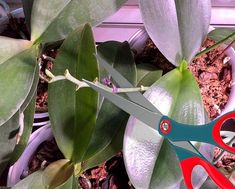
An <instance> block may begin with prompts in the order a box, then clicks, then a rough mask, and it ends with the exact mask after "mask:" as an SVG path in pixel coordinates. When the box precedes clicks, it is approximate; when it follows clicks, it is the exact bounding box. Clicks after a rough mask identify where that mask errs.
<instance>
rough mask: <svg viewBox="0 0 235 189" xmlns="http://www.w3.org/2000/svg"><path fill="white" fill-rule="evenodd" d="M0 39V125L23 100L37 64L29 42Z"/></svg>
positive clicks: (30, 84)
mask: <svg viewBox="0 0 235 189" xmlns="http://www.w3.org/2000/svg"><path fill="white" fill-rule="evenodd" d="M0 40H1V43H0V81H1V83H0V88H1V93H0V107H1V108H0V125H2V124H3V123H4V122H6V121H7V120H9V118H10V117H11V116H13V115H14V114H15V113H16V112H17V111H18V110H19V109H20V107H21V106H22V105H23V103H24V102H25V100H26V98H27V96H28V94H29V92H30V90H31V87H32V84H33V81H34V77H35V74H36V70H37V69H36V68H37V66H38V65H37V63H36V48H35V47H32V48H30V46H31V43H30V42H28V41H24V40H16V39H10V38H5V37H0ZM28 48H30V49H28Z"/></svg>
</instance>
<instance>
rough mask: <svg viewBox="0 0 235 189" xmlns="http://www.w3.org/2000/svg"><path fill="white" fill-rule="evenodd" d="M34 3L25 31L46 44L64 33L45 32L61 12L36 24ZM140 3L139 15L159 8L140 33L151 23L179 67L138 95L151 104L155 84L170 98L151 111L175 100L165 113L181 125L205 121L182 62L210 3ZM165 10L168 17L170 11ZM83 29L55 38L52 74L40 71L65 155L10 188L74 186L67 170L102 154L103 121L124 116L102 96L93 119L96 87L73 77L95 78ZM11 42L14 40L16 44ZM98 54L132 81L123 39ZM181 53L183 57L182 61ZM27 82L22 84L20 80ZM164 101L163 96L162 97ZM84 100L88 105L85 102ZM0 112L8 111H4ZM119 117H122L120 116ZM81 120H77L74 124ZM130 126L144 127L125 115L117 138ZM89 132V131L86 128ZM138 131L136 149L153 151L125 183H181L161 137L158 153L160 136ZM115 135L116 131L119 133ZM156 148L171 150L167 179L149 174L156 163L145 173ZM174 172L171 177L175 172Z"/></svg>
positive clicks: (194, 46) (199, 35)
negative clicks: (59, 42)
mask: <svg viewBox="0 0 235 189" xmlns="http://www.w3.org/2000/svg"><path fill="white" fill-rule="evenodd" d="M40 3H42V1H37V2H36V1H35V2H34V5H33V9H32V17H31V28H33V29H32V30H31V32H32V34H33V35H32V40H33V41H34V42H33V43H34V45H37V44H39V43H43V44H44V43H45V42H53V41H54V40H58V39H61V38H63V37H64V32H65V31H64V30H59V32H60V33H59V34H58V36H59V37H58V36H57V37H55V36H52V32H53V33H54V32H56V33H57V32H58V30H57V29H58V28H56V27H52V26H55V25H56V24H57V23H60V22H59V21H61V22H62V21H63V20H60V19H61V18H60V17H59V16H58V17H57V18H58V20H56V21H54V20H53V23H51V25H49V26H48V27H47V28H37V27H38V25H37V24H38V23H39V22H40V20H37V17H35V15H37V13H38V14H39V13H41V12H40V10H41V9H39V8H40V6H42V4H40ZM96 3H97V2H96ZM141 3H142V5H141V6H142V7H141V10H143V12H144V13H146V14H147V13H148V11H149V10H152V8H154V11H153V12H154V13H156V14H160V16H159V15H155V16H156V17H153V18H152V16H153V15H151V16H150V15H147V16H146V19H147V20H152V22H153V23H152V22H151V23H150V24H148V23H145V25H146V26H147V31H148V30H149V29H148V27H151V25H152V27H154V29H156V30H155V31H154V32H156V34H155V35H154V36H157V34H158V35H159V36H157V37H156V41H158V42H162V43H161V44H162V46H160V50H162V51H163V52H164V53H163V54H164V55H165V56H166V57H167V58H168V59H169V60H170V61H171V62H172V63H174V64H175V65H176V66H179V68H177V69H175V70H174V71H172V72H170V73H168V74H167V75H165V76H163V77H162V78H161V79H160V80H158V81H157V82H156V83H155V84H154V85H153V86H152V87H151V88H150V89H149V90H148V91H147V92H146V93H145V95H146V96H148V97H151V99H150V101H152V102H153V101H155V100H156V97H158V98H159V97H161V94H160V93H159V88H160V87H161V88H162V89H163V90H164V91H166V92H167V94H168V95H169V97H172V98H171V100H172V101H168V102H169V103H167V106H166V101H163V100H162V102H161V103H163V104H164V106H165V107H167V108H168V110H162V109H160V108H159V106H160V105H159V104H155V105H156V106H157V108H158V109H160V110H161V111H163V113H165V114H168V113H169V109H171V106H172V105H173V104H175V105H177V106H175V107H180V108H179V110H178V112H174V114H172V116H173V118H174V119H175V120H177V121H179V122H185V123H191V124H202V123H205V121H206V119H205V118H204V115H205V113H204V109H203V106H202V102H201V98H200V92H199V90H198V87H197V84H196V82H195V79H194V78H193V76H192V74H191V73H190V72H189V71H188V70H187V67H186V63H187V62H189V61H190V60H191V59H192V57H193V56H194V55H195V54H196V51H197V50H198V49H199V47H200V45H201V43H202V41H203V39H204V38H205V36H206V34H207V30H208V26H209V14H208V13H209V12H210V2H209V1H197V2H186V1H184V2H183V3H179V2H178V1H176V2H175V1H172V2H167V3H173V4H174V3H175V4H174V5H175V6H173V7H172V6H170V5H173V4H169V6H166V7H164V6H163V5H165V4H164V3H165V1H160V0H159V1H141ZM197 3H198V4H197ZM49 5H51V4H50V3H49ZM151 5H152V6H151ZM153 5H154V6H153ZM189 5H190V6H189ZM199 5H200V6H199ZM44 6H45V5H44ZM53 6H55V4H53ZM58 6H60V8H61V7H63V5H61V4H60V5H58ZM71 6H72V5H71ZM145 6H146V7H145ZM162 6H163V7H162ZM169 7H171V8H172V9H171V11H169V12H168V13H169V15H167V14H166V15H165V14H161V13H163V12H162V11H163V10H164V12H166V11H165V10H166V9H167V8H169ZM46 8H47V9H48V10H47V11H48V12H50V11H51V9H50V6H48V7H46ZM67 8H68V7H67ZM201 8H203V9H201ZM71 9H72V8H71ZM65 10H67V9H63V11H65ZM69 10H70V9H69ZM179 10H185V12H186V13H185V12H184V11H179ZM34 11H35V12H34ZM53 11H54V10H53ZM53 11H52V12H53ZM63 11H62V12H63ZM176 11H179V13H181V14H177V15H176ZM150 12H151V11H150ZM189 12H190V13H192V14H195V15H197V14H198V12H200V13H201V14H199V15H200V16H199V17H193V18H192V17H188V16H187V15H188V14H187V13H189ZM171 14H172V15H174V16H172V15H171ZM53 15H56V14H54V13H53ZM177 16H178V17H177ZM157 18H158V19H160V22H156V20H155V19H157ZM167 19H172V20H171V21H172V22H167ZM185 19H186V20H185ZM190 19H191V20H190ZM192 20H193V22H192ZM47 21H48V20H46V21H45V23H48V22H47ZM66 21H68V20H66ZM66 21H65V23H64V22H62V23H63V24H67V23H66ZM158 21H159V20H158ZM178 21H179V22H180V23H181V25H180V29H179V28H178V27H176V26H178V24H176V22H178ZM194 21H195V22H194ZM32 23H33V24H32ZM159 23H161V24H162V25H163V26H164V27H165V28H166V30H164V32H165V31H168V33H167V35H166V34H165V36H164V32H163V31H162V28H163V27H160V26H161V25H159V26H158V27H156V28H155V25H154V24H159ZM169 23H170V24H172V25H169V27H171V28H172V29H174V30H173V31H175V32H174V33H175V34H177V37H176V38H174V37H175V36H174V37H173V36H171V35H172V32H170V30H169V27H167V24H169ZM188 23H190V24H192V25H191V27H192V28H191V27H190V29H189V28H188V26H187V27H186V25H187V24H188ZM196 23H197V24H196ZM35 27H36V28H35ZM195 27H196V28H197V29H196V31H197V32H196V34H195V35H194V36H193V40H192V41H190V43H189V39H191V38H190V37H192V36H190V35H186V34H190V32H191V33H192V31H194V29H195ZM69 28H70V27H69ZM199 28H200V29H199ZM36 29H38V30H36ZM44 29H48V30H46V31H43V30H44ZM61 29H64V28H61ZM70 29H71V28H70ZM73 29H74V28H73ZM159 29H160V31H159ZM65 30H67V28H65ZM71 30H72V29H71ZM67 32H68V31H67ZM154 32H153V31H152V33H154ZM91 33H92V32H91V28H90V27H89V25H85V27H84V28H82V29H81V28H79V29H77V30H75V31H74V32H72V33H71V34H70V35H69V36H68V37H67V38H66V40H65V41H64V42H63V45H62V47H61V48H60V51H61V52H60V54H59V55H58V57H57V60H56V63H55V68H54V70H53V74H52V73H51V72H47V73H48V76H49V77H50V82H51V84H50V85H51V86H50V89H49V95H50V99H49V114H50V119H51V121H52V127H53V133H54V135H55V138H56V140H57V143H58V146H59V148H60V149H61V151H62V152H63V153H64V155H65V157H66V160H60V161H57V162H55V163H54V164H51V165H50V166H48V168H46V169H45V170H44V171H38V172H36V173H34V174H32V175H31V176H29V177H27V178H26V179H24V180H22V181H21V182H20V183H19V184H17V185H16V186H15V187H13V188H22V186H23V185H24V186H25V187H26V188H27V187H28V188H30V187H31V188H32V186H33V187H34V188H36V187H38V188H43V187H44V188H45V187H52V188H56V187H59V188H63V187H64V188H77V187H78V186H77V185H76V179H75V176H76V175H79V173H80V171H81V170H82V169H81V168H83V167H86V166H87V167H89V166H90V165H91V164H92V163H90V165H89V160H91V159H93V158H94V157H97V156H98V155H103V154H105V153H104V152H105V151H106V150H107V151H108V150H109V148H108V147H109V144H112V142H113V140H114V139H115V136H117V135H115V133H114V127H110V124H113V123H116V122H121V123H123V122H125V120H126V118H127V117H128V115H127V114H123V112H121V114H123V115H122V117H119V116H117V115H121V114H119V113H120V112H119V111H120V110H118V109H114V107H113V106H111V108H110V103H108V102H107V101H103V104H102V106H103V109H102V107H101V109H99V116H100V119H96V114H97V103H98V102H99V101H98V95H97V94H96V93H94V91H92V90H91V89H89V88H87V85H86V84H85V83H84V82H81V79H82V78H85V79H88V80H91V81H92V80H93V79H94V78H95V77H97V76H98V71H97V67H98V66H97V60H96V58H94V56H93V54H94V53H95V52H96V49H95V45H94V41H93V38H92V34H91ZM150 33H151V30H150ZM41 34H42V35H41ZM61 35H62V36H61ZM150 36H151V35H150ZM166 36H167V38H165V37H166ZM47 37H49V39H47ZM181 37H182V39H185V40H183V41H181V40H179V39H181ZM184 37H185V38H184ZM168 38H169V39H171V43H172V45H171V44H170V45H166V44H167V41H169V40H168ZM4 40H8V42H9V43H10V42H12V43H11V44H10V45H12V46H14V49H13V50H14V51H13V50H12V51H13V52H14V53H15V54H17V53H18V52H19V51H20V49H19V47H21V48H23V49H24V51H23V52H25V53H27V56H28V55H30V54H33V53H34V51H35V49H31V50H25V49H27V46H28V45H30V42H26V41H12V40H9V39H4ZM47 40H48V41H47ZM220 43H221V42H219V43H218V44H220ZM1 44H2V43H1ZM15 44H17V46H16V45H15ZM77 44H80V46H78V45H77ZM189 44H190V48H187V45H189ZM218 44H217V45H218ZM169 47H171V48H169ZM214 47H215V46H214ZM214 47H213V48H214ZM166 49H168V50H169V51H167V50H166ZM182 49H183V50H182ZM189 49H191V50H189ZM31 51H32V52H31ZM4 53H5V52H4ZM14 53H13V54H14ZM98 53H99V54H100V55H102V56H103V57H104V61H108V62H110V63H111V64H112V63H113V62H115V63H117V62H118V63H120V66H119V68H117V69H118V70H119V69H120V70H122V71H121V72H122V73H125V72H128V74H127V76H128V77H130V78H129V79H130V80H131V81H132V82H133V84H134V85H136V84H137V82H136V71H135V65H134V64H133V57H132V55H131V52H130V48H129V47H128V45H127V44H126V43H124V44H120V43H116V42H109V43H105V44H103V46H101V47H100V48H99V49H98ZM8 54H9V52H8V53H6V55H8ZM15 54H14V55H15ZM35 54H36V53H34V55H35ZM20 55H21V56H23V55H22V53H20ZM176 55H177V56H176ZM178 55H180V56H178ZM21 56H20V57H16V58H17V60H18V59H19V58H21V59H20V60H21V61H23V62H24V60H25V59H23V58H24V57H21ZM27 56H26V57H27ZM33 57H34V56H31V57H28V61H27V62H30V61H31V62H35V60H34V58H33ZM7 58H8V57H7V56H6V57H5V56H4V57H3V63H4V61H7ZM182 58H185V60H184V59H182ZM13 60H14V59H13ZM33 60H34V61H33ZM84 62H85V64H84ZM125 62H129V63H131V64H128V65H129V67H130V69H127V64H125V66H123V63H125ZM3 65H4V64H3ZM27 66H29V67H30V66H32V65H31V64H30V65H26V67H27ZM88 66H89V68H92V69H91V70H90V71H88V70H89V69H88ZM35 67H36V66H35ZM114 67H116V65H115V64H114ZM30 68H31V67H30ZM34 69H36V68H31V70H34ZM66 69H68V70H69V71H66V72H65V70H66ZM0 70H1V69H0ZM120 70H119V71H120ZM130 70H131V71H130ZM28 71H29V68H28ZM36 71H37V70H36ZM24 72H26V70H25V69H22V74H23V75H25V76H26V75H27V73H24ZM64 72H65V75H63V73H64ZM70 72H71V73H70ZM37 73H38V71H37ZM101 74H103V72H101V71H100V75H101ZM104 75H105V74H104ZM133 75H134V76H133ZM4 76H5V77H6V75H4ZM177 76H179V77H177ZM28 77H30V74H28ZM180 78H182V79H180ZM185 78H186V79H185ZM0 79H1V80H2V81H5V80H4V77H1V75H0ZM26 79H27V80H28V78H25V80H26ZM31 80H33V79H31ZM60 80H62V81H60ZM33 81H34V80H33ZM108 81H109V78H108ZM33 83H34V82H33ZM173 83H174V87H172V85H173ZM7 84H8V83H6V84H5V86H6V85H7ZM21 84H22V83H21ZM106 84H108V85H111V86H112V88H113V90H114V91H115V90H116V86H115V84H113V83H110V82H106ZM182 84H183V85H184V88H182V87H181V86H182ZM22 85H23V84H22ZM28 85H30V84H28ZM31 85H32V84H31ZM13 86H15V85H14V83H13ZM76 86H80V87H81V86H82V88H81V89H79V91H78V92H77V93H76V92H75V91H76ZM6 88H7V87H6ZM14 89H15V88H14ZM142 89H143V88H142V87H140V88H137V90H142ZM176 89H179V91H180V94H182V95H180V96H177V95H176V96H175V95H174V94H176V93H175V90H176ZM186 89H187V90H186ZM12 90H13V89H12ZM18 90H20V89H19V88H18V89H17V90H16V89H15V91H18ZM134 90H135V89H134ZM28 92H29V94H30V89H28ZM155 92H156V93H157V96H156V95H155V94H156V93H155ZM32 93H33V91H32ZM165 94H166V93H165ZM153 95H154V96H153ZM22 96H25V95H22ZM26 96H27V95H26ZM28 96H29V95H28ZM30 96H33V95H30ZM182 97H184V99H182ZM8 98H9V97H8ZM5 99H6V97H5ZM191 99H194V103H193V104H191V105H192V106H188V105H189V104H190V103H189V102H191V101H190V100H191ZM14 100H15V102H16V101H17V102H18V100H19V99H14ZM166 100H169V98H168V99H166ZM12 102H13V101H12ZM23 102H24V100H22V103H23ZM173 102H174V103H173ZM26 104H27V103H26ZM7 105H8V104H7ZM7 105H6V107H7ZM23 105H24V106H23V109H24V107H25V106H26V105H25V104H24V103H23ZM30 105H31V106H30V107H29V108H28V109H26V110H27V112H29V113H31V114H30V115H32V112H33V111H32V107H33V103H32V104H30ZM88 105H89V107H90V108H87V106H88ZM168 105H169V106H168ZM195 106H196V107H197V108H196V111H195V109H194V108H195ZM12 107H14V108H15V106H13V105H12ZM61 107H63V108H61ZM182 107H184V108H183V109H181V108H182ZM21 108H22V106H21ZM185 108H186V109H185ZM8 109H10V108H8ZM11 109H12V108H11ZM17 110H18V109H17ZM110 110H114V111H115V112H116V113H115V114H112V117H109V115H110V114H109V113H110ZM181 110H182V111H181ZM4 111H5V112H7V111H6V110H4ZM5 112H4V113H5ZM27 112H25V114H24V116H25V115H27V114H26V113H27ZM117 112H118V113H117ZM170 112H171V113H173V112H172V111H170ZM182 112H184V116H181V115H177V114H176V113H182ZM7 113H8V114H9V111H8V112H7ZM5 114H6V113H5ZM5 114H4V115H5ZM6 115H7V114H6ZM6 115H5V117H4V116H1V117H2V120H4V119H5V120H8V119H7V118H6V117H9V118H11V116H10V115H8V116H6ZM107 115H108V116H107ZM168 115H169V114H168ZM19 116H20V119H19ZM13 118H14V119H13ZM98 118H99V117H98ZM105 119H109V120H108V121H107V120H105ZM120 119H121V120H122V121H120ZM15 120H20V121H21V125H23V124H22V121H25V119H23V115H22V113H21V114H19V115H18V114H16V115H15V116H14V117H12V118H11V119H10V121H11V122H6V123H5V124H7V125H12V124H11V123H12V122H15ZM81 122H82V123H83V124H84V125H83V124H81ZM88 122H89V123H88ZM107 122H108V123H109V124H107V125H104V123H107ZM28 125H30V124H28ZM4 126H5V125H3V126H2V128H6V127H4ZM24 126H26V124H24ZM133 126H136V127H137V128H139V127H142V128H145V129H146V126H144V125H143V124H142V125H141V124H140V123H139V122H138V121H136V122H135V123H133V118H130V120H129V123H128V127H127V131H126V135H125V137H126V138H125V141H127V140H128V139H127V137H129V136H131V135H132V133H131V132H130V128H131V127H133ZM16 128H17V127H16ZM16 128H13V129H16ZM99 128H102V129H99ZM119 128H120V127H119ZM122 128H123V127H122ZM96 129H97V130H96ZM115 129H117V128H115ZM128 130H129V131H128ZM93 131H94V133H95V134H93ZM96 132H97V133H98V134H97V133H96ZM145 132H148V133H150V135H151V140H152V142H153V143H148V144H147V145H146V143H145V145H146V146H141V147H142V148H145V147H147V148H149V147H150V148H151V149H153V148H154V150H153V151H152V152H153V153H152V154H151V155H150V156H149V157H150V159H151V160H149V161H148V162H149V165H147V164H144V166H146V167H144V168H145V170H146V171H145V172H143V173H144V174H145V173H147V178H146V180H140V181H141V182H142V183H140V182H137V181H136V180H135V179H133V174H132V173H131V172H130V171H129V176H130V177H132V178H131V181H132V182H133V184H134V185H135V186H136V187H137V188H148V187H151V188H156V187H159V186H162V187H165V188H167V187H176V188H180V187H181V182H182V177H181V175H180V169H179V168H178V167H177V165H178V162H177V160H176V158H175V156H174V153H172V151H171V149H170V148H168V147H167V145H166V144H164V143H163V144H164V145H165V148H164V149H165V150H167V152H166V153H163V154H162V150H160V149H161V144H162V143H161V142H160V141H162V139H161V138H159V136H157V135H156V133H153V132H151V131H148V130H147V129H146V130H145ZM104 133H105V134H104ZM121 133H122V132H121ZM128 135H129V136H128ZM150 135H149V136H150ZM18 136H19V135H18ZM132 136H133V135H132ZM121 137H123V135H121ZM121 137H117V138H118V141H119V140H120V138H121ZM141 137H143V136H141ZM142 139H143V141H145V140H146V139H145V138H141V140H142ZM141 140H140V141H141ZM20 141H22V137H21V140H20ZM125 141H124V154H126V155H125V159H126V166H127V169H129V168H131V167H132V166H130V165H128V156H127V154H128V153H129V152H130V151H129V149H128V146H127V145H126V144H125ZM139 144H140V143H139ZM152 144H154V145H152ZM151 145H152V146H151ZM156 145H157V146H156ZM139 147H140V146H139ZM156 149H157V151H158V152H160V153H161V156H162V155H163V157H164V155H167V154H169V153H170V154H171V156H168V157H172V158H173V159H171V161H170V163H171V164H170V165H174V166H172V167H174V171H173V172H171V173H169V174H171V175H173V177H164V178H163V179H162V180H160V179H159V178H161V174H157V173H156V172H155V170H159V169H158V168H154V171H153V167H152V165H153V164H155V162H156V161H157V160H158V161H159V159H160V158H159V157H160V156H158V158H156V155H157V154H159V153H157V151H156ZM102 150H103V151H102ZM98 151H99V152H101V154H98ZM140 152H142V153H143V152H144V153H145V152H146V153H147V152H148V151H143V150H142V151H140ZM108 154H109V153H108ZM96 155H97V156H96ZM134 158H135V157H134V156H132V157H131V159H134ZM93 161H94V159H93ZM145 161H146V159H145ZM139 162H140V163H141V161H139ZM160 165H164V166H165V165H166V164H165V163H164V161H161V162H160V163H156V166H160ZM136 166H137V165H135V167H136ZM135 167H132V168H135ZM140 167H141V166H140ZM142 168H143V167H142ZM136 170H137V169H136ZM141 170H142V169H141ZM74 171H75V174H74ZM176 173H177V174H178V175H176ZM149 176H150V177H152V178H151V179H152V180H150V178H149ZM205 179H206V175H204V174H203V175H202V177H199V181H198V180H196V181H195V182H196V184H197V185H198V186H201V185H202V183H203V182H204V181H205ZM32 183H33V185H32ZM143 184H144V185H143Z"/></svg>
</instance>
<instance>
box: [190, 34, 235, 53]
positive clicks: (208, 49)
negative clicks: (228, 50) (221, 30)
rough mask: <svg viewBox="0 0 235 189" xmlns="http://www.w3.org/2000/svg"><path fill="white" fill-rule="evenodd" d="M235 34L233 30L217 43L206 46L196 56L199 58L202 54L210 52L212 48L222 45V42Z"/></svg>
mask: <svg viewBox="0 0 235 189" xmlns="http://www.w3.org/2000/svg"><path fill="white" fill-rule="evenodd" d="M233 36H235V32H233V33H232V34H230V35H229V36H228V37H226V38H224V39H222V40H220V41H218V42H217V43H215V44H214V45H212V46H210V47H208V48H206V49H205V50H203V51H201V52H199V53H197V54H196V56H195V57H194V58H198V57H199V56H202V55H203V54H206V53H208V52H210V51H211V50H213V49H215V48H217V47H218V46H220V45H221V44H223V43H225V42H226V41H227V40H229V39H230V38H231V37H233Z"/></svg>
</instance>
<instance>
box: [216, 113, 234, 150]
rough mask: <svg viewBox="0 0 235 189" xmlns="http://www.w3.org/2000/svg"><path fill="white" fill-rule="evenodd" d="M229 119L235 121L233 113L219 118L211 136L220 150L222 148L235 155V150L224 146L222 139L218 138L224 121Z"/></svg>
mask: <svg viewBox="0 0 235 189" xmlns="http://www.w3.org/2000/svg"><path fill="white" fill-rule="evenodd" d="M231 118H234V119H235V112H231V113H228V114H226V115H224V116H222V117H221V118H219V119H218V121H217V122H216V123H215V125H214V128H213V130H212V136H213V138H214V140H215V141H216V143H217V145H218V146H219V147H220V148H223V149H224V150H227V151H230V152H232V153H235V148H234V147H231V146H229V145H227V144H225V143H224V142H223V140H222V137H221V136H220V130H221V127H222V125H223V123H224V122H225V121H226V120H228V119H231Z"/></svg>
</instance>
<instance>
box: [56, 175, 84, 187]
mask: <svg viewBox="0 0 235 189" xmlns="http://www.w3.org/2000/svg"><path fill="white" fill-rule="evenodd" d="M55 189H80V186H79V184H78V181H77V178H76V177H75V176H74V175H72V176H71V177H70V178H69V179H68V180H67V181H66V182H64V183H63V184H62V185H60V186H58V187H56V188H55Z"/></svg>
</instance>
